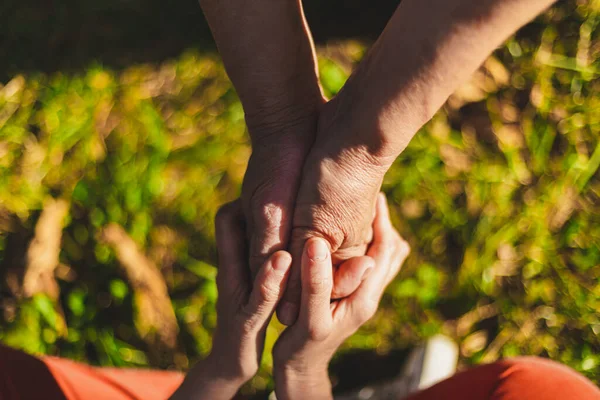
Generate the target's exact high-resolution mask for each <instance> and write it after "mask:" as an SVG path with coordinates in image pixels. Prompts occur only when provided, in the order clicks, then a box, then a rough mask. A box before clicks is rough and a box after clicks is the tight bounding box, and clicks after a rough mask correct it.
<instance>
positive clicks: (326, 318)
mask: <svg viewBox="0 0 600 400" xmlns="http://www.w3.org/2000/svg"><path fill="white" fill-rule="evenodd" d="M373 231H374V237H373V242H372V243H371V244H370V246H369V248H368V251H367V255H368V256H369V257H371V258H372V259H373V262H374V264H373V265H374V266H373V268H372V269H370V270H369V273H368V274H367V275H365V276H364V277H363V282H362V283H361V285H360V286H359V287H358V289H357V290H356V291H355V292H354V293H352V294H351V295H350V296H348V297H346V298H344V299H341V300H338V301H334V302H333V303H332V302H331V301H330V297H331V291H332V289H333V274H332V270H333V268H332V266H333V265H332V257H331V253H330V252H329V248H328V244H327V242H326V241H325V240H323V239H320V238H311V239H309V240H308V241H307V242H306V245H305V247H304V253H303V255H302V260H301V279H302V296H301V303H300V313H299V317H298V319H297V320H296V322H295V323H294V324H293V325H292V326H290V327H289V328H288V329H286V330H285V331H284V332H283V334H282V335H281V336H280V338H279V340H278V341H277V343H276V344H275V348H274V350H273V359H274V367H273V371H274V378H275V392H276V394H277V398H278V399H280V400H283V399H331V398H333V397H332V394H331V382H330V381H329V376H328V373H327V367H328V365H329V362H330V361H331V358H332V357H333V355H334V354H335V352H336V351H337V349H338V347H339V346H340V345H341V344H342V343H343V342H344V341H345V340H346V339H347V338H348V337H349V336H350V335H352V334H353V333H354V332H356V331H357V330H358V328H359V327H360V326H361V325H363V324H364V323H365V322H366V321H368V320H369V319H371V317H372V316H373V315H374V314H375V311H376V310H377V307H378V305H379V301H380V299H381V296H382V295H383V291H384V290H385V287H386V286H387V285H388V284H389V283H390V282H391V281H392V279H394V277H395V276H396V274H397V273H398V271H400V267H401V266H402V264H403V263H404V260H405V259H406V257H407V256H408V254H409V252H410V248H409V246H408V244H407V243H406V242H405V241H404V240H403V239H402V238H401V237H400V235H399V234H398V232H396V230H395V229H394V227H393V226H392V224H391V222H390V219H389V214H388V207H387V203H386V200H385V197H384V196H383V195H381V194H380V195H379V196H378V198H377V215H376V217H375V221H374V222H373ZM319 249H320V250H319ZM318 253H321V254H322V255H323V257H315V254H318Z"/></svg>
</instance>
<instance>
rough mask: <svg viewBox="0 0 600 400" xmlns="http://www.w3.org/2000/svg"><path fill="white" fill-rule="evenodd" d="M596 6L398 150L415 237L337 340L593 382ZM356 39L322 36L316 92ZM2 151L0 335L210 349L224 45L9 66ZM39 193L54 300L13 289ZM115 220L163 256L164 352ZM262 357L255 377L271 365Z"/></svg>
mask: <svg viewBox="0 0 600 400" xmlns="http://www.w3.org/2000/svg"><path fill="white" fill-rule="evenodd" d="M599 23H600V3H599V2H598V1H579V2H564V3H560V4H559V5H558V6H556V7H555V8H553V9H552V10H550V11H549V12H547V13H546V14H545V15H544V16H542V17H540V18H539V19H538V20H536V21H535V22H534V23H532V24H530V25H529V26H527V27H526V28H524V29H523V30H522V31H520V32H519V34H517V35H516V36H515V37H513V38H511V39H510V40H509V41H508V42H507V44H506V45H505V46H504V47H502V48H500V49H499V50H497V51H496V53H495V54H494V57H493V58H492V59H490V60H488V62H486V67H485V68H484V69H483V70H481V71H480V72H479V73H478V75H477V76H476V77H475V79H474V81H473V84H472V85H471V86H470V89H464V90H461V91H459V93H458V94H457V95H455V96H453V98H452V99H451V100H450V101H449V102H448V104H447V105H446V106H445V107H444V108H443V109H442V110H441V111H440V112H439V113H438V114H437V115H436V116H435V117H434V118H433V120H432V121H431V122H430V123H428V124H427V125H426V126H425V127H424V128H423V129H422V131H421V132H420V133H419V134H418V135H417V136H416V137H415V139H414V140H413V141H412V143H411V144H410V146H409V147H408V149H407V150H406V151H405V152H404V153H403V154H402V155H401V156H400V157H399V159H398V160H397V161H396V163H395V164H394V166H393V168H392V169H391V170H390V172H389V173H388V175H387V177H386V179H385V183H384V191H385V193H386V194H387V196H388V198H389V200H390V204H391V207H392V209H393V210H392V211H393V217H394V222H395V225H396V227H397V228H398V229H399V231H400V232H401V233H402V235H403V236H404V237H405V238H406V239H407V240H408V241H409V242H410V244H411V246H412V254H411V256H410V258H409V260H408V261H407V263H406V265H405V267H404V269H403V271H402V272H401V274H400V275H399V277H398V279H396V280H395V281H394V282H393V283H392V285H391V286H390V288H389V290H388V291H387V295H386V296H385V298H384V300H383V302H382V306H381V309H380V312H379V313H378V314H377V316H376V318H375V319H374V320H373V321H372V322H370V323H369V324H367V325H366V326H365V327H364V328H363V329H362V330H361V331H360V332H359V333H357V334H356V335H354V336H353V337H352V338H351V339H349V340H348V342H347V344H346V345H345V347H344V349H343V351H342V354H343V352H347V351H348V350H349V349H350V348H359V349H373V350H375V351H377V352H378V353H382V354H385V353H386V352H389V351H390V350H391V349H395V348H401V347H406V346H409V345H411V344H414V343H417V342H418V341H419V340H421V339H422V338H424V337H427V336H430V335H432V334H435V333H437V332H443V333H446V334H448V335H450V336H452V337H453V338H455V339H456V340H457V342H459V343H460V344H461V362H462V363H463V364H474V363H479V362H486V361H493V360H495V359H497V358H499V357H503V356H514V355H519V354H533V355H541V356H545V357H550V358H552V359H555V360H558V361H560V362H563V363H565V364H567V365H570V366H571V367H573V368H575V369H576V370H578V371H581V372H582V373H583V374H585V375H586V376H588V377H590V378H591V379H593V380H594V381H595V382H597V383H598V382H600V356H598V354H600V339H599V337H598V334H599V333H600V314H599V310H600V173H599V172H598V169H599V166H600V140H599V133H600V112H599V111H600V79H598V78H599V75H600V40H599V39H600V38H599V36H600V32H599V31H600V30H599V29H598V24H599ZM364 50H365V46H364V45H363V44H360V43H358V42H353V41H344V42H341V43H337V44H335V45H331V46H328V47H326V48H322V49H321V50H320V61H319V67H320V71H321V76H322V81H323V86H324V89H325V92H326V93H327V94H328V95H334V94H335V93H336V92H337V91H338V90H339V89H340V87H341V85H342V84H343V82H344V81H345V79H346V78H347V76H348V74H349V72H350V68H351V66H352V65H353V64H355V63H356V62H357V61H358V60H359V59H360V57H361V56H362V54H363V53H364ZM0 154H1V156H0V261H1V262H2V270H3V271H2V274H4V275H5V276H4V278H3V282H2V285H3V292H2V299H1V302H2V303H1V304H2V310H3V314H2V319H1V320H0V339H1V340H2V341H3V342H5V343H8V344H10V345H12V346H15V347H19V348H23V349H26V350H27V351H29V352H33V353H41V354H56V355H60V356H64V357H69V358H73V359H76V360H81V361H86V362H89V363H92V364H99V365H116V366H145V365H151V366H161V367H166V366H169V367H172V368H180V369H185V368H186V367H188V366H189V365H190V364H191V363H193V362H194V360H196V359H198V358H199V357H202V356H203V355H205V354H206V352H207V351H208V350H209V349H210V341H211V340H210V337H211V333H212V331H213V329H214V325H215V313H214V306H215V299H216V288H215V282H214V276H215V270H214V268H213V267H212V266H211V265H213V264H214V261H215V257H214V250H215V249H214V247H215V244H214V231H213V218H214V215H215V212H216V210H217V209H218V207H219V205H220V204H222V203H224V202H226V201H228V200H231V199H234V198H235V197H236V196H237V195H239V191H240V184H241V181H242V178H243V173H244V170H245V164H246V161H247V159H248V156H249V154H250V148H249V145H248V140H247V135H246V132H245V125H244V115H243V110H242V108H241V106H240V103H239V101H238V99H237V96H236V94H235V92H234V90H233V88H232V87H231V84H230V83H229V81H228V79H227V77H226V74H225V72H224V69H223V66H222V65H221V62H220V60H219V58H218V56H217V55H215V54H212V53H207V52H203V51H201V50H197V49H190V50H188V51H185V52H183V53H182V54H181V55H180V56H178V57H176V58H173V59H171V60H168V61H164V62H161V63H160V64H159V63H149V64H143V65H132V66H129V67H126V68H123V69H119V70H113V69H111V68H108V67H103V66H101V65H92V66H90V67H89V68H87V69H85V70H83V71H79V72H77V71H75V72H72V71H70V72H68V73H61V72H55V73H51V74H44V73H32V72H28V73H27V74H24V75H14V76H13V78H12V79H11V80H10V81H6V82H4V86H3V87H2V86H0ZM49 198H62V199H67V200H68V201H69V204H70V206H69V214H68V217H67V219H66V221H65V225H64V229H63V238H62V244H61V249H60V262H61V267H60V268H59V271H60V273H59V274H58V278H57V279H58V283H59V287H60V296H59V298H58V301H57V302H53V301H52V300H50V298H48V297H46V296H43V295H38V296H36V297H35V298H33V299H24V298H23V297H19V296H14V295H13V294H12V293H13V292H12V291H11V290H9V289H10V288H11V286H10V282H11V276H12V275H11V271H13V270H19V268H22V267H23V265H24V255H25V253H26V249H27V244H28V242H29V240H30V239H31V238H32V236H33V234H34V228H35V224H36V222H37V220H38V218H39V215H40V211H41V210H42V208H43V205H44V203H45V202H46V201H47V200H48V199H49ZM111 222H113V223H117V224H119V225H121V226H123V227H124V229H125V230H126V231H127V232H128V233H129V235H130V236H131V237H132V238H133V239H134V240H135V241H136V242H137V244H138V245H139V247H140V248H142V249H143V251H144V253H145V254H146V255H147V256H148V257H149V259H151V260H152V261H153V262H154V263H155V264H156V265H158V266H160V267H161V271H162V273H163V276H164V278H165V282H166V283H167V286H168V289H169V293H170V296H171V300H172V304H173V307H174V309H175V314H176V317H177V321H178V324H179V329H180V334H179V338H178V340H179V345H178V348H177V349H176V350H175V352H174V353H175V355H174V356H173V358H172V359H171V361H170V362H169V363H167V364H165V363H164V362H160V361H156V360H155V359H154V358H153V356H152V354H151V348H150V347H151V346H150V345H149V344H148V340H147V338H145V337H143V335H142V334H141V333H140V332H143V330H141V329H139V325H138V323H137V322H136V321H137V319H138V317H139V316H137V314H136V312H137V306H136V305H137V304H138V303H137V302H136V295H137V294H136V292H135V291H134V290H133V288H132V286H131V284H130V282H128V280H127V278H126V276H125V275H123V274H122V272H121V269H120V268H119V264H118V261H117V260H116V258H115V254H114V252H113V249H112V248H110V247H109V246H107V245H106V244H105V243H104V242H103V241H102V240H101V238H100V232H101V230H102V228H103V227H105V226H106V225H107V224H109V223H111ZM65 325H66V328H65ZM279 329H280V327H279V326H278V325H275V324H274V325H272V327H271V329H270V332H269V340H268V342H269V344H268V345H269V346H270V345H272V341H273V340H274V337H275V335H274V333H275V331H278V330H279ZM144 339H146V340H144ZM270 362H271V360H270V358H269V356H268V354H267V357H266V366H265V368H264V371H262V372H261V375H260V376H259V377H258V378H257V379H255V380H254V381H253V384H252V385H251V387H250V388H248V389H247V390H248V391H250V392H251V391H253V390H259V389H263V388H265V387H267V386H268V385H270V381H269V378H268V377H269V373H268V371H269V365H270Z"/></svg>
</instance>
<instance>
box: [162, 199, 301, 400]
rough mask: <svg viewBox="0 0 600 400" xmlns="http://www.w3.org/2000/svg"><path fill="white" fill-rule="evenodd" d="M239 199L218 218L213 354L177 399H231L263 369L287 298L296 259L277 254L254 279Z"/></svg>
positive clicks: (190, 375)
mask: <svg viewBox="0 0 600 400" xmlns="http://www.w3.org/2000/svg"><path fill="white" fill-rule="evenodd" d="M244 225H245V224H244V219H243V212H242V208H241V204H240V202H239V201H237V202H234V203H230V204H229V205H226V206H225V207H223V208H222V209H221V210H220V211H219V214H218V215H217V218H216V236H217V247H218V254H219V272H218V274H217V289H218V291H219V299H218V301H217V329H216V331H215V334H214V337H213V348H212V350H211V352H210V355H209V356H208V357H207V358H206V359H204V360H202V361H201V362H199V363H198V364H197V365H195V366H194V368H193V369H192V370H191V371H190V372H189V373H188V374H187V375H186V377H185V379H184V381H183V383H182V385H181V386H180V387H179V388H178V389H177V391H176V392H175V393H174V394H173V395H172V397H171V399H172V400H182V399H186V400H189V399H194V400H202V399H207V400H208V399H210V400H220V399H231V398H233V397H234V396H235V394H236V393H237V392H238V390H239V388H240V387H241V386H242V385H243V384H244V383H245V382H247V381H248V380H249V379H250V378H252V377H253V376H254V375H255V374H256V372H257V371H258V367H259V366H260V359H261V356H262V353H263V348H264V343H265V334H266V329H267V325H268V324H269V321H270V320H271V317H272V315H273V313H274V311H275V306H276V304H277V302H278V301H279V300H280V299H281V296H282V295H283V289H284V288H285V285H286V282H287V279H288V276H289V270H290V265H291V262H292V259H291V256H290V254H289V253H287V252H285V251H279V252H276V253H274V254H273V255H272V256H271V257H270V258H269V259H268V260H267V261H266V262H265V264H264V265H263V266H262V267H261V269H260V272H259V273H258V275H257V276H256V278H255V279H254V281H253V280H252V279H251V277H250V274H249V269H248V262H247V258H246V239H245V229H244V228H245V227H244Z"/></svg>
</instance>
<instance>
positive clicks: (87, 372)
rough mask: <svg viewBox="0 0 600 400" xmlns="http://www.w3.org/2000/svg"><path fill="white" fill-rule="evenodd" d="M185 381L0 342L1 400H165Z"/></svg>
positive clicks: (176, 376) (168, 374)
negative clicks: (31, 352) (36, 353)
mask: <svg viewBox="0 0 600 400" xmlns="http://www.w3.org/2000/svg"><path fill="white" fill-rule="evenodd" d="M182 380H183V375H182V374H180V373H177V372H167V371H150V370H141V369H125V368H122V369H116V368H94V367H90V366H87V365H84V364H80V363H76V362H73V361H70V360H65V359H60V358H56V357H45V358H42V359H39V358H36V357H33V356H30V355H28V354H25V353H23V352H21V351H17V350H13V349H11V348H8V347H4V346H2V345H0V400H41V399H43V400H87V399H90V400H92V399H93V400H105V399H106V400H138V399H140V400H141V399H143V400H165V399H167V398H168V397H169V396H170V395H171V394H172V393H173V392H174V391H175V389H176V388H177V387H178V386H179V385H180V384H181V382H182Z"/></svg>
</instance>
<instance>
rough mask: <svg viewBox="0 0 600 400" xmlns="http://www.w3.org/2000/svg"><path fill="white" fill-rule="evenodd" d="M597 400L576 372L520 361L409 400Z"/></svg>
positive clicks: (474, 372) (465, 375)
mask: <svg viewBox="0 0 600 400" xmlns="http://www.w3.org/2000/svg"><path fill="white" fill-rule="evenodd" d="M434 399H447V400H596V399H600V390H599V389H598V388H597V387H596V386H594V384H593V383H592V382H590V381H589V380H587V379H586V378H584V377H583V376H582V375H579V374H578V373H576V372H575V371H573V370H572V369H570V368H568V367H566V366H564V365H561V364H558V363H556V362H553V361H549V360H545V359H542V358H536V357H519V358H514V359H507V360H503V361H498V362H496V363H493V364H487V365H482V366H479V367H476V368H472V369H469V370H466V371H463V372H460V373H458V374H456V375H454V376H453V377H451V378H449V379H446V380H445V381H442V382H440V383H438V384H437V385H434V386H432V387H431V388H429V389H426V390H423V391H422V392H419V393H417V394H414V395H412V396H410V397H409V398H408V399H407V400H434Z"/></svg>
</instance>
